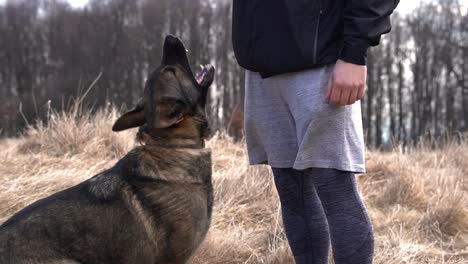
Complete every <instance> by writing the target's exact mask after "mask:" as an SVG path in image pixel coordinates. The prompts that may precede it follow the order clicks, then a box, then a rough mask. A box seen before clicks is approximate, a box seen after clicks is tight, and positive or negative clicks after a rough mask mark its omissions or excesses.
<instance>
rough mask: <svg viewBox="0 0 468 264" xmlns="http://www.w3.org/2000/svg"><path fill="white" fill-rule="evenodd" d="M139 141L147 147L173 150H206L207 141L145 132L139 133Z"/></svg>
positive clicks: (198, 138) (199, 138)
mask: <svg viewBox="0 0 468 264" xmlns="http://www.w3.org/2000/svg"><path fill="white" fill-rule="evenodd" d="M137 140H138V141H139V142H141V143H142V144H143V145H144V146H147V147H161V148H173V149H182V148H189V149H203V148H205V140H204V139H203V138H201V137H188V136H171V137H166V136H161V135H152V134H150V133H146V132H144V131H139V132H138V134H137Z"/></svg>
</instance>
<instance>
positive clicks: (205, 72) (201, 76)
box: [195, 64, 213, 86]
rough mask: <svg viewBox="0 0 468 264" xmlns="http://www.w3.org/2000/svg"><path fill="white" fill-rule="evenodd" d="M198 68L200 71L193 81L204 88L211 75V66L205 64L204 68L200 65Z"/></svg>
mask: <svg viewBox="0 0 468 264" xmlns="http://www.w3.org/2000/svg"><path fill="white" fill-rule="evenodd" d="M200 67H201V70H200V71H199V72H198V73H197V76H195V80H196V81H197V83H198V84H199V85H201V86H204V84H205V83H206V82H207V79H208V78H209V76H210V74H211V73H210V71H212V69H213V66H211V65H209V64H207V65H205V66H203V65H200Z"/></svg>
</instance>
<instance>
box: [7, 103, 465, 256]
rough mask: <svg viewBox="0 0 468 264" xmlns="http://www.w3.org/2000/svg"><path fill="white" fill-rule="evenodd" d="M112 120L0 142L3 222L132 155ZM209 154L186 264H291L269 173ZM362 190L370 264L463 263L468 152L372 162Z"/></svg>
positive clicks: (82, 117) (376, 156)
mask: <svg viewBox="0 0 468 264" xmlns="http://www.w3.org/2000/svg"><path fill="white" fill-rule="evenodd" d="M116 117H117V112H116V111H115V110H113V109H111V108H108V109H104V110H101V111H98V112H97V113H95V114H93V115H91V114H89V113H83V112H81V111H78V110H76V111H70V112H68V113H51V115H50V121H49V122H48V123H47V124H41V123H38V124H37V125H36V126H34V127H30V128H29V129H28V130H27V131H26V132H25V133H24V135H23V136H21V137H19V138H12V139H4V140H2V141H0V161H1V163H0V222H3V221H4V220H6V219H7V218H8V217H9V216H11V215H12V214H13V213H15V212H16V211H18V210H19V209H21V208H22V207H24V206H26V205H28V204H29V203H31V202H33V201H35V200H37V199H39V198H41V197H44V196H47V195H50V194H51V193H53V192H56V191H58V190H61V189H64V188H66V187H69V186H71V185H74V184H77V183H78V182H80V181H83V180H85V179H87V178H89V177H91V176H92V175H94V174H95V173H97V172H99V171H101V170H103V169H105V168H108V167H110V166H112V165H113V164H114V163H115V162H116V161H117V160H118V158H119V157H121V156H122V155H123V154H124V153H126V152H127V151H128V150H130V149H131V148H132V147H133V146H135V144H136V143H135V141H134V133H135V131H128V132H124V133H119V134H115V133H112V132H111V125H112V122H113V120H115V119H116ZM208 147H210V148H211V149H212V150H213V159H214V161H213V169H214V175H213V182H214V187H215V199H216V200H215V208H214V215H213V223H212V226H211V229H210V232H209V234H208V236H207V239H206V240H205V242H204V244H203V245H202V246H201V248H200V250H199V251H198V253H197V255H196V256H195V257H194V258H193V260H192V263H194V264H198V263H278V264H279V263H293V261H292V256H291V253H290V250H289V248H288V246H287V241H286V239H285V235H284V231H283V228H282V222H281V215H280V208H279V201H278V198H277V195H276V192H275V189H274V183H273V180H272V177H271V172H270V170H269V169H268V168H267V167H264V166H257V167H249V166H248V164H247V160H246V153H245V150H244V147H243V144H234V143H233V142H231V141H230V140H229V139H222V137H220V136H215V137H213V138H212V139H211V140H210V141H209V142H208ZM367 162H368V173H366V174H364V175H360V177H359V184H360V188H361V191H362V192H363V195H364V199H365V201H366V204H367V205H368V207H369V211H370V214H371V217H372V221H373V224H374V228H375V232H376V241H377V244H376V256H375V263H377V264H379V263H385V264H397V263H416V264H420V263H447V264H455V263H457V264H459V263H468V206H467V205H468V200H467V199H468V198H467V190H468V182H467V174H468V145H450V146H447V147H444V148H442V149H439V150H434V151H433V150H429V149H425V148H424V147H421V148H419V149H417V150H414V151H412V152H410V153H406V154H403V153H401V152H399V151H398V150H395V151H393V152H389V153H379V152H369V153H368V156H367Z"/></svg>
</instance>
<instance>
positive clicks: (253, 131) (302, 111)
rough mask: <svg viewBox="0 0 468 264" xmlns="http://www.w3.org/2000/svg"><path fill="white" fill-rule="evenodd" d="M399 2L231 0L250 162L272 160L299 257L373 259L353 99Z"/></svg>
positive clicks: (320, 262)
mask: <svg viewBox="0 0 468 264" xmlns="http://www.w3.org/2000/svg"><path fill="white" fill-rule="evenodd" d="M398 2H399V0H327V1H325V0H234V4H233V27H232V40H233V47H234V52H235V55H236V58H237V61H238V63H239V65H240V66H242V67H243V68H245V69H246V81H245V82H246V83H245V86H246V87H245V89H246V93H245V94H246V96H245V133H246V142H247V149H248V156H249V161H250V164H252V165H255V164H268V165H269V166H271V168H272V171H273V176H274V180H275V186H276V189H277V192H278V195H279V198H280V201H281V208H282V217H283V223H284V228H285V232H286V236H287V239H288V242H289V245H290V247H291V250H292V253H293V255H294V259H295V262H296V263H298V264H303V263H307V264H311V263H313V264H325V263H328V251H329V247H330V241H331V245H332V248H333V257H334V261H335V263H336V264H368V263H372V259H373V252H374V235H373V229H372V224H371V221H370V218H369V216H368V213H367V210H366V208H365V205H364V204H363V201H362V199H361V198H360V195H359V191H358V189H357V185H356V179H355V173H363V172H365V159H364V151H365V145H364V139H363V129H362V117H361V105H360V101H359V100H360V99H361V98H362V97H363V96H364V91H365V83H366V74H367V68H366V57H367V56H366V55H367V50H368V49H369V47H371V46H376V45H378V44H379V42H380V38H381V35H382V34H385V33H388V32H390V29H391V23H390V15H391V14H392V12H393V10H394V9H395V8H396V6H397V5H398Z"/></svg>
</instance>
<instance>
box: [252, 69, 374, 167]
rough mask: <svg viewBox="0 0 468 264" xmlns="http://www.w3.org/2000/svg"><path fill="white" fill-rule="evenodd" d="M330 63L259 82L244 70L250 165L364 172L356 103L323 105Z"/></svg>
mask: <svg viewBox="0 0 468 264" xmlns="http://www.w3.org/2000/svg"><path fill="white" fill-rule="evenodd" d="M333 67H334V65H329V66H324V67H321V68H317V69H312V70H307V71H302V72H297V73H288V74H283V75H278V76H274V77H271V78H266V79H262V78H261V77H260V75H259V74H258V73H255V72H250V71H246V78H245V82H246V92H245V133H246V141H247V149H248V155H249V161H250V164H252V165H254V164H269V165H271V166H272V167H276V168H294V169H298V170H302V169H307V168H333V169H338V170H342V171H351V172H357V173H361V172H365V164H364V163H365V159H364V152H365V145H364V135H363V129H362V117H361V104H360V102H356V103H355V104H353V105H350V106H335V105H332V104H329V103H327V102H326V100H325V97H326V92H327V84H328V80H329V78H330V75H331V73H332V71H333Z"/></svg>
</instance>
